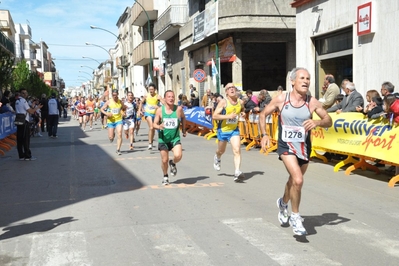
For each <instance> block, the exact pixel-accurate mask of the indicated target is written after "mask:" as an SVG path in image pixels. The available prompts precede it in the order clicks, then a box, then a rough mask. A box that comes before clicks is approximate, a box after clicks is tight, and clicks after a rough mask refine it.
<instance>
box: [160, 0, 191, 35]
mask: <svg viewBox="0 0 399 266" xmlns="http://www.w3.org/2000/svg"><path fill="white" fill-rule="evenodd" d="M187 21H188V8H187V5H171V6H169V8H168V9H166V11H165V12H164V13H163V14H162V15H161V16H160V17H159V18H158V20H157V22H156V23H155V24H154V39H155V40H169V39H170V38H172V37H173V36H174V35H176V34H177V33H179V28H180V27H182V26H183V25H184V24H185V23H186V22H187Z"/></svg>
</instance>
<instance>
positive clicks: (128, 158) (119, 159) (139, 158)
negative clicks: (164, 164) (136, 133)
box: [115, 157, 159, 161]
mask: <svg viewBox="0 0 399 266" xmlns="http://www.w3.org/2000/svg"><path fill="white" fill-rule="evenodd" d="M158 158H159V157H127V158H125V157H118V158H116V159H115V161H125V160H147V159H158Z"/></svg>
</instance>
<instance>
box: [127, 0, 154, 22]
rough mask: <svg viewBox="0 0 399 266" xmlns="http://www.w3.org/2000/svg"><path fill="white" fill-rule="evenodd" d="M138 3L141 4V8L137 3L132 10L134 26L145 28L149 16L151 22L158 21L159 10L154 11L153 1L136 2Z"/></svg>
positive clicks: (141, 0)
mask: <svg viewBox="0 0 399 266" xmlns="http://www.w3.org/2000/svg"><path fill="white" fill-rule="evenodd" d="M136 2H137V3H140V4H141V6H140V5H139V4H137V3H135V4H133V8H132V9H131V12H132V15H131V17H132V24H133V25H135V26H140V27H141V26H144V25H145V24H146V23H147V22H148V18H147V14H148V17H149V19H150V20H151V21H154V20H157V17H158V10H154V3H153V1H148V0H146V1H144V0H136ZM143 8H144V10H145V12H144V10H143ZM146 13H147V14H146Z"/></svg>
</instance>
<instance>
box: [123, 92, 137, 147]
mask: <svg viewBox="0 0 399 266" xmlns="http://www.w3.org/2000/svg"><path fill="white" fill-rule="evenodd" d="M136 107H137V106H136V103H135V102H134V95H133V92H131V91H129V92H128V93H127V100H126V102H125V103H124V106H123V110H124V114H125V115H124V118H123V130H124V131H125V136H126V139H130V150H131V151H132V150H133V142H134V126H135V124H136V116H137V115H136V109H137V108H136Z"/></svg>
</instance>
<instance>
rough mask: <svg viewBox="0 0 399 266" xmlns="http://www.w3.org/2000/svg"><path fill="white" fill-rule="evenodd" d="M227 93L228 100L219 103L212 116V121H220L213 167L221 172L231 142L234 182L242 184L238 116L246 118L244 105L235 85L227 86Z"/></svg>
mask: <svg viewBox="0 0 399 266" xmlns="http://www.w3.org/2000/svg"><path fill="white" fill-rule="evenodd" d="M225 92H226V99H222V100H220V101H219V103H218V105H217V106H216V109H215V111H214V112H213V116H212V119H214V120H219V122H218V129H217V138H218V140H219V141H218V147H217V149H216V154H215V157H214V163H213V167H214V168H215V170H216V171H220V166H221V158H222V155H223V153H224V152H225V151H226V146H227V142H230V143H231V147H232V149H233V154H234V167H235V172H234V181H235V182H240V181H242V180H243V179H244V174H243V173H242V172H241V171H240V165H241V141H240V131H239V129H238V116H239V115H241V116H245V113H244V104H243V102H242V100H240V99H239V98H238V97H237V93H236V92H237V88H236V87H235V86H234V84H233V83H228V84H227V85H226V87H225Z"/></svg>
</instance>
